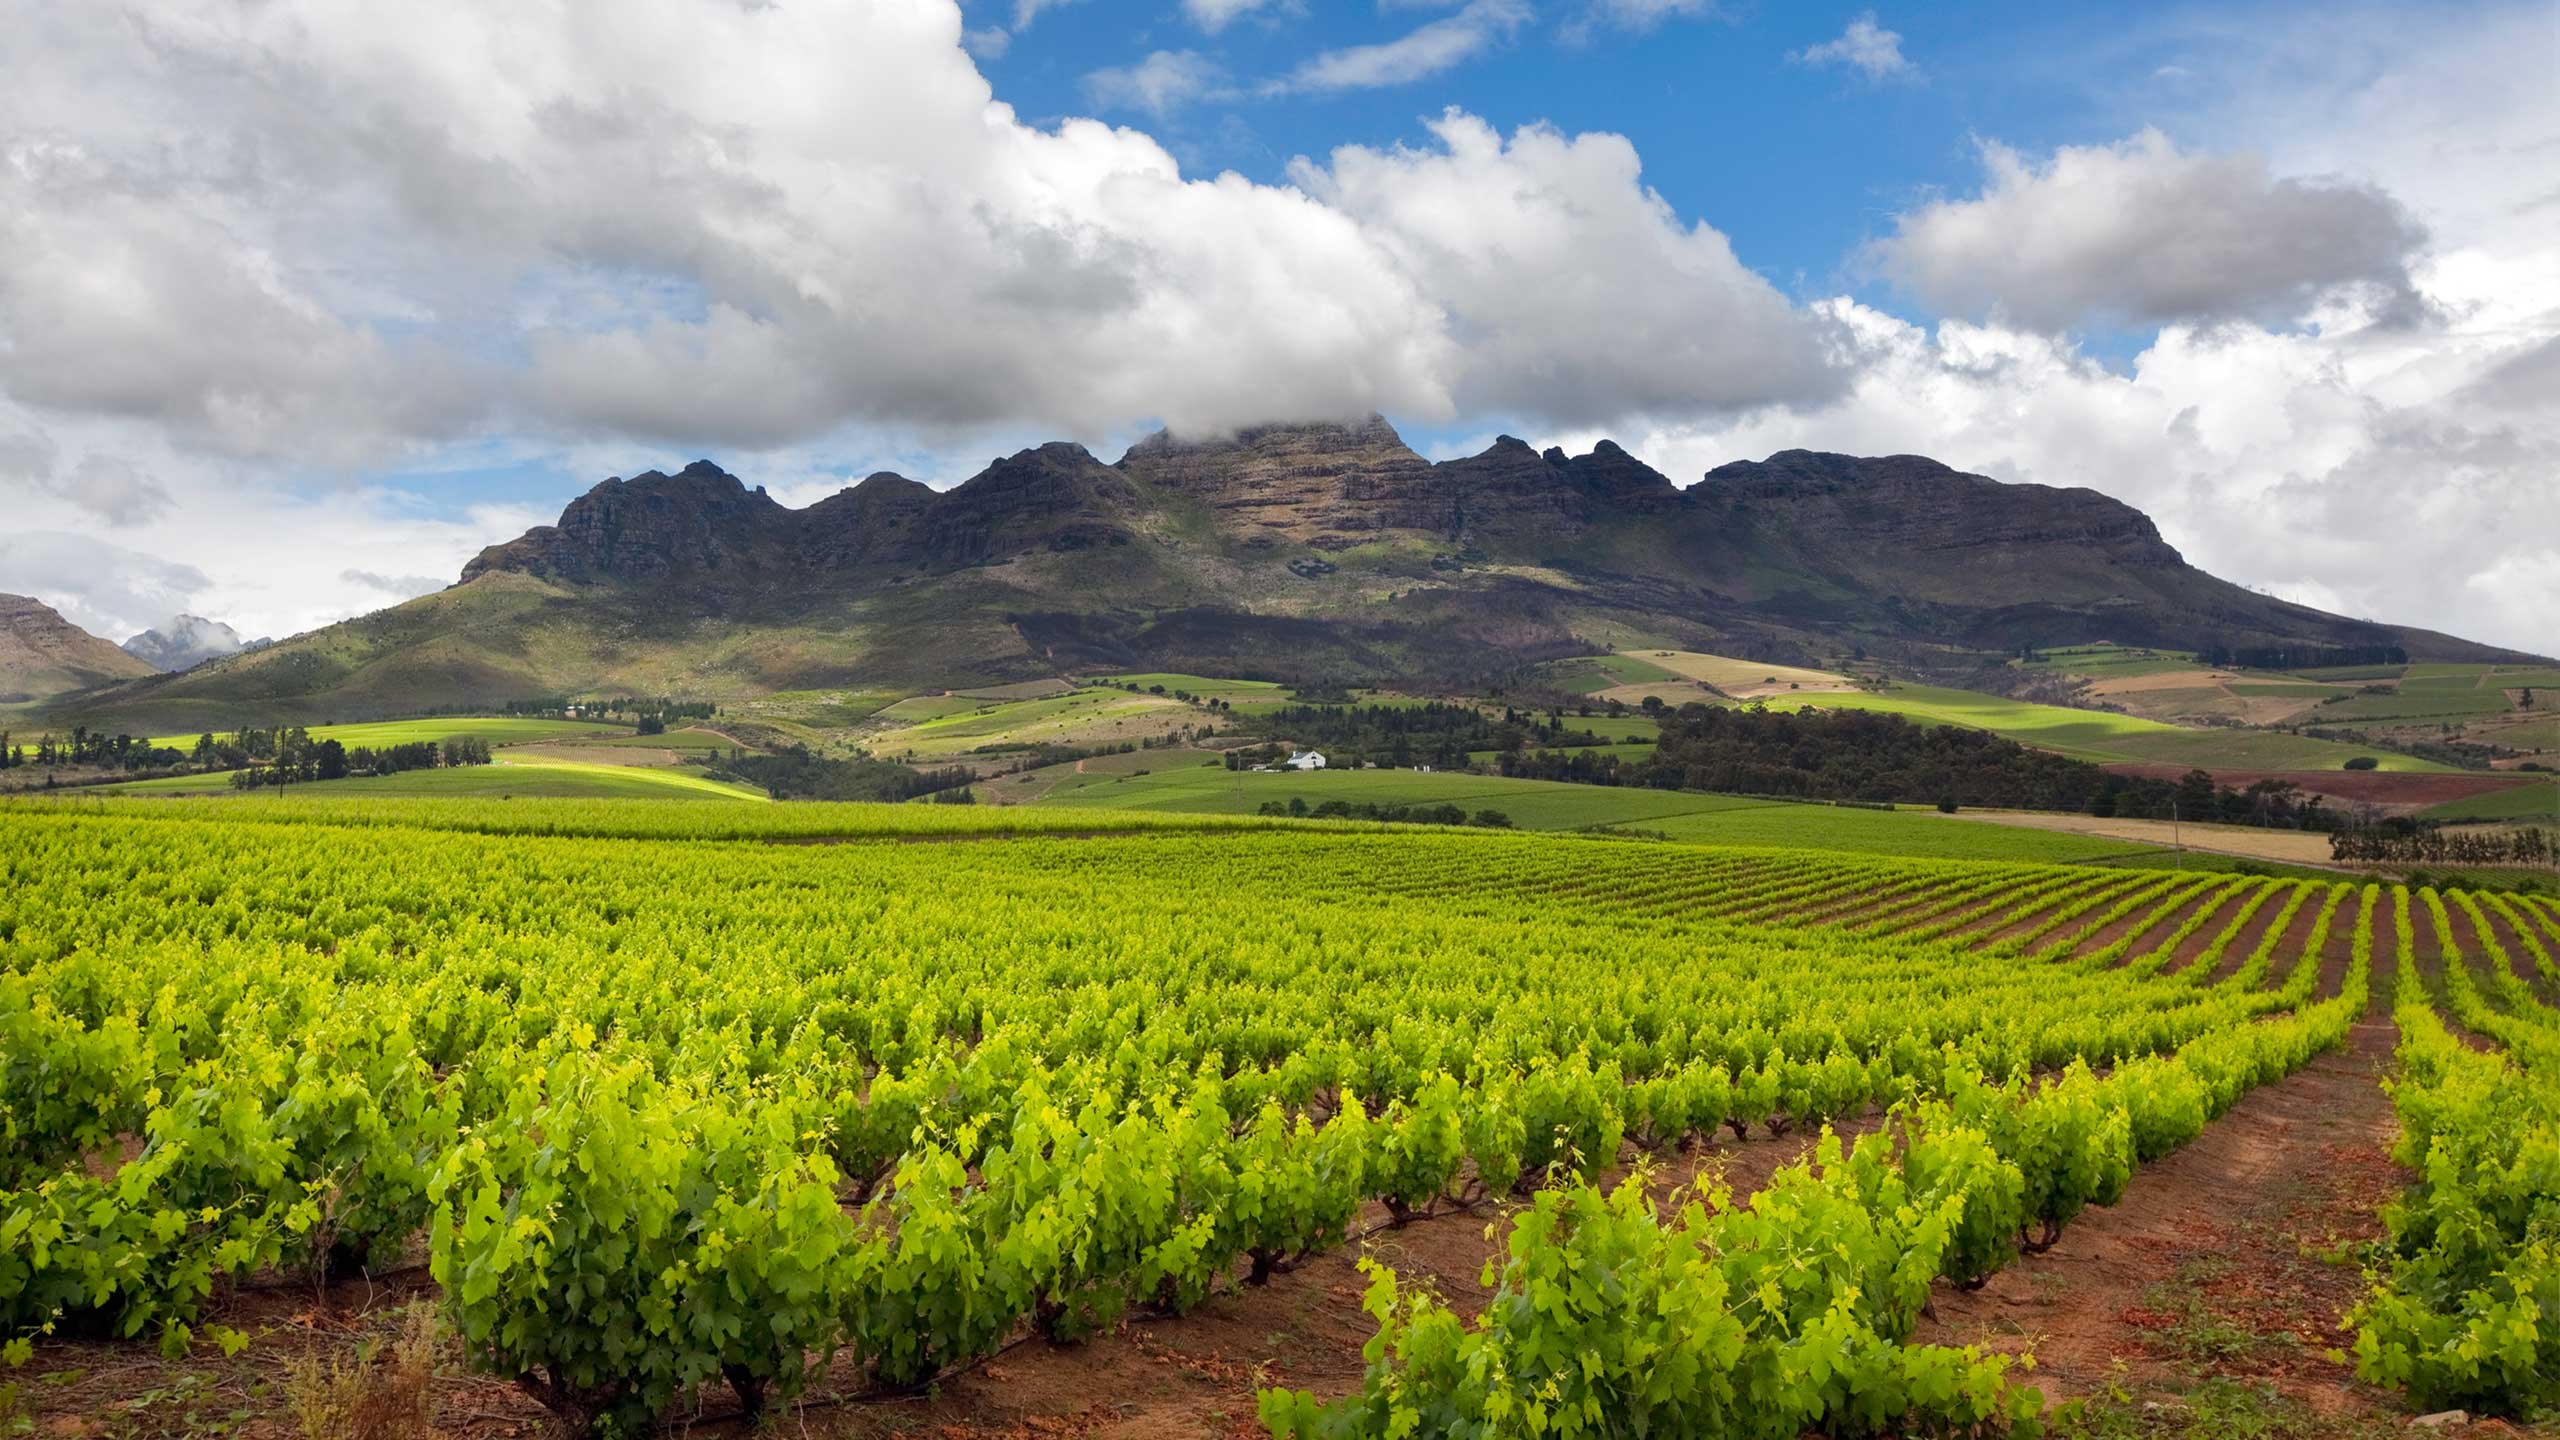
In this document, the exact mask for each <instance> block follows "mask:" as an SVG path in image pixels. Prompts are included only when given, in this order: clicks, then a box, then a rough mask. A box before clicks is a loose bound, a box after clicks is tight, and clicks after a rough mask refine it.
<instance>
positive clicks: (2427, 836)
mask: <svg viewBox="0 0 2560 1440" xmlns="http://www.w3.org/2000/svg"><path fill="white" fill-rule="evenodd" d="M2329 858H2331V859H2333V860H2361V861H2378V862H2381V863H2383V864H2386V865H2390V864H2399V865H2549V864H2551V863H2553V861H2554V860H2560V845H2555V844H2554V842H2553V838H2552V836H2551V835H2550V834H2549V833H2548V832H2546V831H2544V830H2543V829H2542V828H2541V827H2539V826H2534V825H2528V826H2525V827H2524V828H2523V829H2520V830H2448V829H2446V828H2444V827H2443V826H2441V825H2438V824H2435V823H2433V822H2431V821H2422V820H2411V819H2408V818H2406V817H2404V816H2396V817H2393V818H2391V819H2388V820H2383V821H2379V822H2377V823H2375V824H2371V825H2358V826H2354V827H2352V828H2350V829H2345V830H2339V831H2337V832H2335V833H2333V834H2331V835H2330V837H2329Z"/></svg>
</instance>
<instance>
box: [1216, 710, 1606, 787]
mask: <svg viewBox="0 0 2560 1440" xmlns="http://www.w3.org/2000/svg"><path fill="white" fill-rule="evenodd" d="M1250 726H1251V728H1252V729H1253V730H1254V731H1256V732H1257V733H1260V734H1266V735H1285V736H1287V737H1288V738H1289V739H1291V740H1292V741H1295V742H1296V743H1297V744H1298V745H1300V746H1302V747H1304V748H1306V749H1310V750H1322V751H1324V752H1325V753H1326V757H1327V759H1328V760H1329V761H1330V762H1331V763H1333V764H1336V765H1345V766H1348V765H1357V764H1359V763H1361V762H1362V761H1374V762H1376V763H1378V764H1381V765H1385V766H1389V767H1391V768H1394V769H1399V770H1401V769H1408V768H1411V767H1412V766H1415V765H1429V766H1431V767H1432V768H1433V769H1436V770H1456V769H1461V768H1463V767H1464V766H1465V765H1466V763H1467V756H1468V752H1470V751H1476V750H1500V751H1509V750H1519V749H1522V748H1525V747H1531V746H1541V747H1552V748H1579V747H1583V746H1591V745H1601V744H1606V743H1607V742H1606V741H1604V740H1602V739H1601V737H1600V736H1598V735H1596V734H1593V733H1592V732H1590V731H1588V730H1574V729H1569V728H1567V727H1566V725H1565V721H1564V716H1563V715H1562V713H1561V712H1557V711H1549V712H1548V713H1547V714H1545V715H1544V716H1541V715H1539V714H1538V713H1537V712H1535V711H1524V710H1518V709H1514V708H1512V707H1510V706H1504V707H1503V710H1502V713H1501V715H1500V716H1498V717H1497V716H1494V715H1491V714H1488V713H1486V712H1485V711H1483V710H1480V709H1478V708H1477V707H1475V706H1473V705H1450V704H1445V703H1442V702H1439V701H1433V702H1431V703H1430V704H1427V705H1349V706H1329V705H1290V706H1284V707H1282V708H1281V709H1278V710H1274V711H1272V712H1270V713H1269V714H1267V715H1260V716H1256V717H1254V718H1253V719H1252V721H1251V722H1250ZM1238 758H1241V757H1238Z"/></svg>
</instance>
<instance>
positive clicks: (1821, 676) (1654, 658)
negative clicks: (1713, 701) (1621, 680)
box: [1617, 650, 1849, 690]
mask: <svg viewBox="0 0 2560 1440" xmlns="http://www.w3.org/2000/svg"><path fill="white" fill-rule="evenodd" d="M1617 658H1620V659H1627V658H1633V659H1635V660H1636V661H1638V662H1640V663H1642V664H1645V665H1648V666H1652V667H1654V668H1655V669H1658V670H1663V671H1667V672H1668V673H1669V674H1671V675H1672V676H1675V677H1677V678H1679V679H1682V680H1695V681H1698V682H1699V683H1701V684H1705V685H1713V686H1714V687H1716V688H1717V689H1719V690H1735V689H1748V688H1749V687H1751V686H1755V685H1846V684H1848V683H1849V677H1847V676H1845V675H1838V674H1834V673H1833V672H1831V671H1829V670H1809V669H1806V668H1805V667H1803V666H1801V665H1779V664H1775V663H1773V662H1771V661H1767V660H1739V659H1736V658H1734V657H1733V656H1730V655H1706V654H1701V653H1699V652H1697V651H1694V650H1638V651H1635V652H1633V653H1632V656H1624V655H1622V656H1619V657H1617ZM1651 678H1654V677H1649V676H1648V677H1642V678H1641V679H1639V680H1637V681H1635V682H1633V683H1639V684H1640V683H1643V681H1644V680H1646V679H1651Z"/></svg>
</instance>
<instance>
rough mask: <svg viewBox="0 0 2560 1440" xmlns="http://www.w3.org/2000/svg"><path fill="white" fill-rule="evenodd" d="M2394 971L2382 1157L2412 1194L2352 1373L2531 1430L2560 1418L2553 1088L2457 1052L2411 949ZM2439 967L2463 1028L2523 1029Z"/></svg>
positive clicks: (2558, 1130) (2556, 1108)
mask: <svg viewBox="0 0 2560 1440" xmlns="http://www.w3.org/2000/svg"><path fill="white" fill-rule="evenodd" d="M2427 893H2428V896H2429V898H2432V892H2427ZM2433 913H2434V915H2435V916H2436V917H2437V918H2438V919H2439V923H2440V917H2441V914H2442V912H2441V910H2440V909H2435V910H2434V912H2433ZM2402 918H2403V919H2404V921H2405V918H2406V912H2405V908H2404V910H2403V912H2402ZM2402 933H2403V935H2404V936H2405V935H2406V933H2407V931H2406V927H2405V925H2404V926H2403V931H2402ZM2482 933H2483V934H2485V933H2486V931H2485V929H2484V931H2483V932H2482ZM2398 958H2399V993H2398V1000H2397V1003H2396V1005H2395V1006H2394V1008H2393V1018H2394V1019H2395V1020H2396V1021H2397V1022H2398V1023H2399V1027H2400V1046H2399V1060H2400V1074H2399V1076H2398V1078H2397V1079H2395V1080H2393V1081H2391V1082H2390V1083H2389V1086H2388V1088H2389V1090H2390V1092H2391V1103H2392V1107H2393V1109H2394V1110H2395V1111H2396V1112H2397V1113H2398V1116H2399V1120H2400V1138H2399V1140H2398V1142H2397V1143H2396V1144H2395V1145H2394V1147H2393V1150H2392V1156H2393V1158H2394V1159H2396V1160H2398V1161H2399V1162H2400V1163H2401V1164H2402V1165H2404V1166H2407V1167H2408V1168H2409V1169H2411V1170H2413V1171H2415V1172H2416V1173H2417V1175H2418V1176H2419V1181H2418V1184H2417V1185H2415V1186H2414V1187H2412V1188H2411V1189H2410V1190H2409V1191H2408V1192H2407V1193H2406V1194H2405V1195H2404V1196H2403V1197H2402V1198H2400V1199H2399V1200H2396V1201H2394V1202H2392V1203H2391V1204H2390V1205H2387V1206H2385V1207H2384V1209H2383V1220H2384V1224H2385V1226H2386V1229H2387V1231H2388V1242H2387V1250H2386V1257H2385V1260H2384V1264H2383V1267H2382V1270H2381V1272H2380V1274H2379V1275H2378V1276H2377V1277H2376V1279H2375V1284H2374V1288H2373V1291H2372V1293H2371V1294H2369V1295H2368V1296H2366V1298H2365V1299H2364V1301H2363V1303H2361V1304H2360V1305H2358V1306H2357V1308H2356V1310H2355V1313H2354V1314H2353V1315H2352V1316H2350V1317H2349V1318H2350V1321H2351V1322H2352V1323H2353V1324H2354V1326H2355V1328H2356V1341H2355V1358H2356V1372H2357V1374H2359V1375H2360V1376H2362V1377H2363V1378H2364V1379H2366V1380H2369V1381H2372V1382H2374V1383H2376V1384H2381V1385H2390V1386H2395V1387H2399V1388H2403V1389H2406V1390H2407V1391H2408V1392H2409V1394H2410V1396H2411V1398H2412V1399H2413V1400H2415V1401H2416V1402H2417V1403H2418V1404H2419V1405H2420V1406H2422V1407H2425V1408H2428V1409H2438V1408H2445V1407H2452V1406H2461V1407H2464V1408H2467V1409H2472V1410H2478V1411H2486V1412H2489V1413H2493V1414H2503V1415H2520V1416H2527V1417H2530V1416H2532V1415H2534V1414H2535V1413H2537V1412H2547V1411H2550V1410H2552V1409H2554V1408H2560V1325H2554V1324H2553V1323H2552V1317H2553V1316H2555V1315H2560V1227H2555V1221H2554V1217H2555V1216H2560V1082H2556V1081H2555V1075H2554V1072H2553V1071H2552V1069H2551V1061H2550V1059H2549V1058H2548V1057H2549V1053H2550V1052H2549V1051H2548V1050H2543V1051H2541V1052H2540V1053H2541V1055H2542V1057H2543V1058H2541V1059H2539V1060H2527V1059H2525V1057H2524V1055H2523V1054H2522V1053H2520V1052H2519V1053H2516V1054H2513V1055H2501V1054H2499V1053H2497V1052H2495V1051H2482V1050H2474V1049H2472V1048H2471V1047H2469V1046H2467V1045H2465V1044H2463V1043H2462V1042H2461V1041H2460V1040H2459V1039H2457V1038H2455V1036H2454V1035H2453V1034H2452V1033H2451V1032H2450V1031H2448V1030H2447V1029H2446V1028H2445V1025H2444V1023H2443V1021H2442V1019H2441V1018H2440V1017H2439V1016H2438V1015H2437V1013H2436V1008H2435V1006H2434V1005H2433V1004H2432V1003H2430V1002H2429V1000H2428V999H2427V995H2426V989H2425V985H2424V981H2423V979H2422V977H2421V976H2420V975H2419V973H2418V970H2417V965H2416V961H2415V958H2414V956H2413V955H2412V954H2411V952H2410V950H2409V948H2408V946H2407V945H2406V944H2405V943H2404V944H2403V945H2402V947H2401V949H2400V953H2399V957H2398ZM2445 963H2446V966H2447V988H2448V990H2449V991H2450V992H2451V993H2452V996H2453V998H2454V1000H2455V1003H2456V1004H2457V1005H2458V1006H2464V1007H2467V1008H2471V1010H2472V1018H2471V1019H2466V1020H2465V1021H2464V1023H2465V1024H2466V1025H2470V1026H2472V1027H2473V1028H2475V1029H2479V1028H2482V1025H2481V1023H2478V1022H2486V1021H2490V1020H2492V1018H2493V1017H2494V1018H2495V1019H2496V1020H2497V1021H2498V1022H2500V1023H2501V1026H2502V1028H2503V1023H2504V1022H2505V1021H2508V1020H2513V1021H2515V1023H2516V1024H2517V1025H2519V1026H2521V1025H2525V1024H2529V1023H2531V1022H2530V1021H2527V1020H2525V1019H2524V1018H2523V1017H2515V1016H2501V1015H2497V1014H2496V1012H2493V1011H2491V1010H2490V1009H2488V1008H2487V1007H2486V1005H2485V1003H2484V1002H2482V1001H2481V1000H2480V997H2479V996H2478V994H2477V992H2476V990H2475V989H2474V988H2473V987H2472V986H2471V984H2470V982H2469V980H2468V977H2467V968H2468V967H2467V966H2464V965H2462V964H2461V962H2460V960H2459V958H2458V956H2455V955H2453V954H2450V953H2449V954H2447V956H2446V958H2445ZM2514 1033H2517V1034H2522V1033H2524V1032H2523V1031H2521V1030H2517V1031H2515V1032H2514Z"/></svg>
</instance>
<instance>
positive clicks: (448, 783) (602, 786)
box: [83, 760, 765, 804]
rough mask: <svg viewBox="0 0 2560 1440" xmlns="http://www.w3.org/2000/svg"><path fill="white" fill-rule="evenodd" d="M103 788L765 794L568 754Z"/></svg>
mask: <svg viewBox="0 0 2560 1440" xmlns="http://www.w3.org/2000/svg"><path fill="white" fill-rule="evenodd" d="M83 793H86V794H97V795H162V796H181V795H197V796H237V797H238V798H239V799H240V801H241V803H243V804H256V803H260V802H261V801H267V800H273V799H276V798H278V797H279V796H280V795H282V794H293V795H304V794H311V795H322V794H325V795H328V796H332V797H336V798H339V799H354V798H362V797H375V796H420V797H433V796H457V797H458V796H479V797H483V798H495V797H500V796H525V797H536V798H543V799H558V800H759V801H760V800H763V799H764V798H765V797H764V796H763V795H761V794H758V793H757V792H755V791H753V790H750V789H747V788H746V787H745V786H742V785H729V784H724V783H722V782H720V781H718V780H714V779H711V778H710V777H709V776H706V775H697V774H694V773H693V772H691V771H688V770H681V769H674V768H670V767H666V766H654V767H650V766H635V765H580V764H575V763H572V762H569V761H565V760H532V761H501V762H499V763H498V764H495V765H463V766H457V767H455V768H453V769H435V770H408V771H403V772H402V773H400V774H398V775H364V776H358V777H356V778H354V779H349V780H315V781H313V782H311V783H310V784H308V785H295V786H289V787H286V788H285V790H283V791H278V790H273V789H260V790H235V789H233V788H232V786H231V776H230V775H229V773H227V772H223V773H216V774H212V775H165V776H162V777H160V778H159V779H156V780H137V781H133V782H132V783H130V784H124V785H102V786H99V787H98V788H97V789H95V790H93V791H86V792H83Z"/></svg>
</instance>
